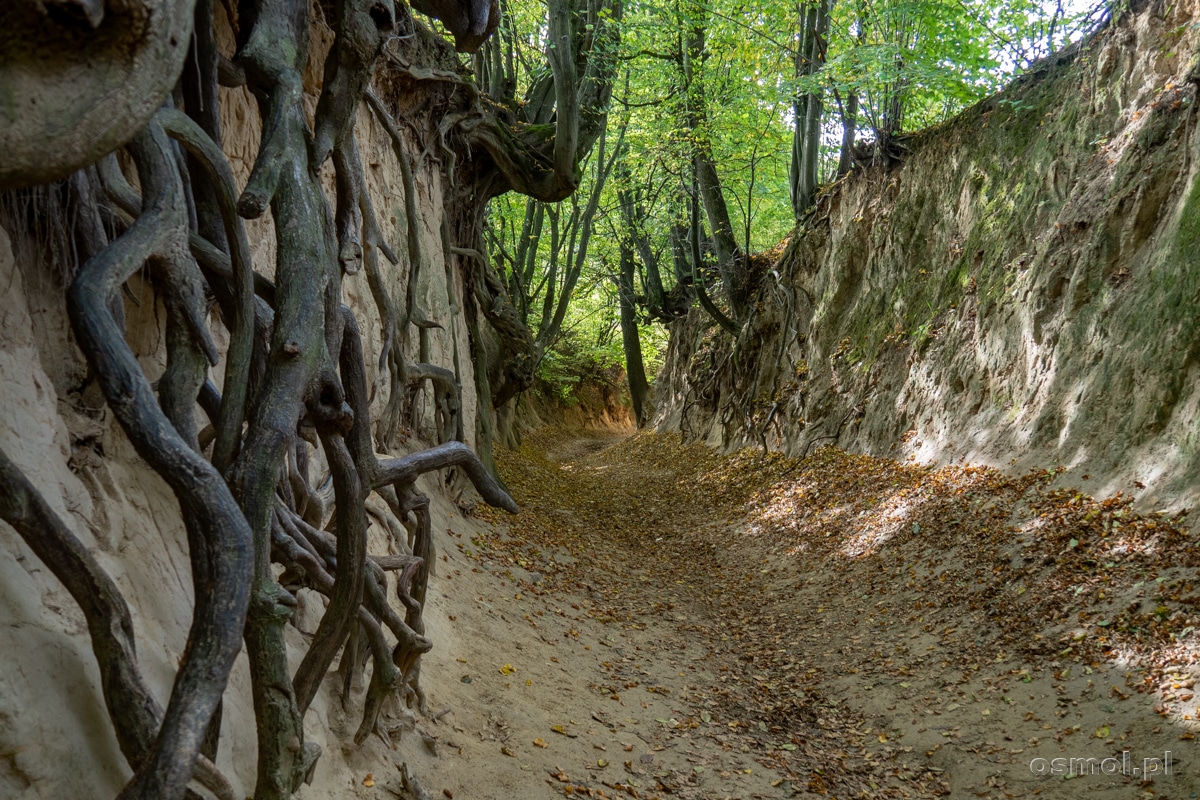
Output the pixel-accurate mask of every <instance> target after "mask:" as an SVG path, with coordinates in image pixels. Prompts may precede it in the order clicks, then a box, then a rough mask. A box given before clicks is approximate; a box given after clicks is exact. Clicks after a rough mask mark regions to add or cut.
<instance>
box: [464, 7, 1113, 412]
mask: <svg viewBox="0 0 1200 800" xmlns="http://www.w3.org/2000/svg"><path fill="white" fill-rule="evenodd" d="M1114 11H1117V12H1118V13H1119V9H1115V8H1114V7H1112V6H1111V5H1110V4H1106V3H1096V4H1079V3H1076V4H1063V3H1058V2H1056V3H1039V2H1018V3H992V2H957V1H956V2H940V1H938V2H925V1H924V0H916V1H914V2H909V1H907V0H905V1H904V2H861V3H849V2H847V3H831V2H817V3H797V4H790V5H789V4H775V5H767V6H747V5H746V4H736V3H735V4H727V5H722V4H720V3H712V4H701V3H674V4H656V3H654V4H645V5H643V4H629V5H627V6H625V7H624V9H623V10H622V21H621V26H620V40H619V43H618V42H617V41H615V40H614V41H613V42H612V43H611V44H610V45H609V46H610V47H611V48H613V51H614V59H615V64H614V72H615V74H614V80H613V94H612V100H611V107H610V108H609V110H608V114H607V118H606V125H605V127H604V130H603V133H602V134H601V137H602V138H601V140H600V142H599V144H598V146H597V148H596V149H595V150H594V151H593V152H592V153H591V155H590V156H589V158H588V159H587V160H586V161H585V162H584V163H583V165H582V166H581V171H582V175H581V181H580V187H579V189H578V190H577V191H576V192H575V193H574V194H572V195H571V197H570V198H567V199H565V200H561V201H559V202H557V203H545V202H541V201H538V200H536V199H531V198H525V197H521V196H520V195H518V194H506V195H503V196H501V197H499V198H497V199H496V200H495V201H493V202H492V204H491V208H490V213H489V217H488V237H487V238H488V245H489V252H490V254H491V257H492V260H493V262H494V263H495V265H496V267H497V269H498V270H500V271H501V272H502V273H503V275H504V279H505V283H506V285H507V288H508V292H509V294H510V296H511V297H512V298H513V302H514V304H515V305H516V307H517V309H518V311H519V313H520V316H521V318H522V320H524V321H525V322H526V324H528V325H529V327H530V329H531V330H532V331H533V333H534V336H535V339H536V342H537V344H538V347H539V358H540V361H539V375H540V377H541V378H542V379H543V380H544V381H545V382H546V383H547V384H548V385H549V386H551V387H553V389H554V390H555V391H558V392H560V393H562V395H563V397H564V398H569V396H570V392H569V390H570V387H571V386H572V384H573V383H574V382H577V381H578V379H579V378H580V377H582V376H583V375H586V374H589V369H590V370H591V373H590V374H592V375H593V376H594V375H596V374H597V370H598V369H602V368H604V367H610V366H616V365H623V366H625V365H627V367H628V382H629V388H630V390H631V393H632V400H633V406H634V409H635V414H636V416H637V420H638V423H639V424H644V423H645V422H646V420H647V419H648V416H649V410H648V407H647V403H648V385H647V384H648V379H652V378H653V376H654V374H655V373H656V372H657V371H658V369H659V368H660V367H661V365H662V363H663V362H662V359H663V355H664V350H665V347H666V341H667V327H666V325H667V324H668V323H670V322H672V321H674V320H675V319H678V318H680V317H682V316H683V315H684V314H685V313H687V311H688V309H690V308H692V307H693V306H699V307H701V308H703V309H704V310H705V312H706V313H707V314H709V315H710V316H711V317H712V318H713V319H714V320H715V321H717V322H718V323H719V324H720V325H721V326H722V327H723V328H724V329H725V330H726V332H727V333H729V334H731V335H736V334H737V332H738V330H739V328H740V325H741V324H742V323H743V322H744V321H745V318H746V315H747V313H748V304H749V302H750V294H751V291H752V286H753V284H754V283H755V282H756V281H757V280H758V279H760V278H761V277H762V275H763V273H764V272H765V270H766V268H767V267H769V266H770V265H771V264H772V263H773V262H774V261H775V260H777V259H778V258H779V256H780V255H781V254H782V245H783V243H784V242H785V240H786V239H787V238H788V237H789V236H790V235H791V233H792V231H793V230H794V229H795V227H796V225H797V223H798V221H800V220H802V219H804V218H805V216H806V215H808V214H809V213H810V212H811V210H812V208H813V206H814V204H815V202H816V198H817V195H818V193H819V192H820V191H821V190H822V189H823V188H827V187H828V186H829V185H830V184H831V183H833V182H834V181H836V180H838V179H840V178H843V177H845V176H846V175H847V174H849V173H850V172H851V171H852V170H854V169H856V168H857V169H859V170H862V169H866V168H868V167H871V166H875V165H880V164H887V163H894V162H895V161H898V160H899V159H900V158H901V157H902V156H903V154H904V152H905V139H906V137H907V136H908V135H910V134H911V133H912V132H914V131H918V130H922V129H926V128H929V127H931V126H936V125H939V124H941V123H943V122H945V121H946V120H948V119H950V118H952V117H953V116H954V115H955V114H957V113H958V112H959V111H961V110H962V109H964V108H966V107H967V106H969V105H971V104H973V103H975V102H977V101H979V100H980V99H982V98H984V97H986V96H988V95H990V94H992V93H994V92H996V91H997V90H999V89H1000V88H1001V87H1002V86H1004V85H1005V84H1006V83H1007V82H1009V81H1010V80H1012V79H1013V78H1014V77H1015V76H1017V75H1020V74H1022V73H1023V72H1024V71H1026V70H1027V69H1029V68H1030V67H1031V66H1032V65H1034V64H1035V63H1036V62H1038V61H1039V59H1043V58H1045V57H1047V56H1049V55H1050V54H1052V53H1054V52H1056V51H1058V50H1060V49H1062V48H1064V47H1066V46H1068V45H1069V44H1071V43H1072V42H1075V41H1078V40H1080V39H1081V38H1083V37H1084V36H1086V35H1087V34H1089V33H1090V32H1093V31H1095V30H1098V29H1099V28H1100V27H1101V26H1102V25H1103V24H1104V23H1105V22H1106V21H1107V20H1108V19H1109V18H1110V16H1111V14H1112V13H1113V12H1114ZM544 35H545V29H544V27H543V25H542V18H541V16H540V11H538V9H537V8H530V9H525V10H522V9H521V8H519V7H515V6H514V7H513V8H512V9H511V12H510V13H509V15H508V16H506V17H504V19H503V21H502V22H501V25H500V28H499V32H498V34H497V36H496V37H495V38H493V39H491V40H489V41H488V42H487V43H486V44H485V46H484V48H483V50H482V51H481V53H480V54H479V55H477V56H476V57H475V61H474V64H473V67H474V69H475V72H476V75H477V78H478V79H479V80H480V82H481V84H482V85H485V86H489V87H496V88H493V89H492V90H491V91H493V93H495V92H496V91H502V92H509V93H511V94H512V95H513V96H516V97H521V98H527V99H528V98H531V97H535V96H536V92H537V91H538V85H537V80H538V78H539V74H540V73H539V71H538V66H537V64H538V62H537V59H536V56H537V54H540V53H541V52H542V50H543V49H544V47H545V42H544ZM501 86H502V87H504V88H503V89H499V88H498V87H501ZM513 87H515V88H513ZM531 93H533V94H531ZM635 331H636V334H637V335H634V333H635Z"/></svg>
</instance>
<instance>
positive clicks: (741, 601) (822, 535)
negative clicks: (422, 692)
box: [402, 431, 1200, 800]
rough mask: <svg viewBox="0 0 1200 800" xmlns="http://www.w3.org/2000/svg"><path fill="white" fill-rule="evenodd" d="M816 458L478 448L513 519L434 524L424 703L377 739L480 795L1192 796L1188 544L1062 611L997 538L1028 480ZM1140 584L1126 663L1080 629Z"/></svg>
mask: <svg viewBox="0 0 1200 800" xmlns="http://www.w3.org/2000/svg"><path fill="white" fill-rule="evenodd" d="M842 458H850V457H843V456H837V457H836V458H835V457H834V456H827V457H826V460H827V461H828V463H822V464H818V465H817V466H818V467H820V468H821V469H822V470H824V471H823V472H822V471H818V472H816V473H813V472H812V465H809V468H808V470H809V471H808V472H797V471H796V470H797V469H798V468H797V467H796V466H795V465H791V466H789V465H788V464H787V463H785V462H770V461H767V462H761V463H760V462H758V461H756V460H755V459H754V458H751V457H749V456H743V457H740V459H733V460H730V459H723V458H721V457H718V456H715V455H713V454H711V453H710V452H708V451H706V450H704V449H703V448H697V447H695V446H692V447H687V446H683V445H681V444H680V443H679V442H678V438H677V437H666V436H650V435H639V436H637V437H634V438H633V439H629V440H623V439H621V438H619V437H614V436H599V435H596V436H587V437H581V436H580V435H579V434H568V433H565V432H559V431H547V432H543V433H541V434H539V435H537V436H536V437H534V438H533V440H532V441H530V442H528V443H527V445H526V446H525V447H524V448H523V449H522V451H521V452H520V453H519V454H507V455H504V456H503V457H502V460H501V471H502V474H503V475H504V477H505V480H506V481H508V483H509V485H510V487H511V488H512V491H513V494H514V496H515V497H516V498H517V499H518V502H520V503H521V504H522V513H521V514H520V515H519V516H517V517H507V518H506V517H502V516H493V515H491V514H490V512H489V513H484V512H482V511H476V514H477V515H481V516H482V517H483V519H482V520H480V518H479V516H471V517H468V518H456V517H453V516H449V517H447V522H446V531H445V532H444V533H445V535H444V537H442V539H441V544H440V546H441V548H442V552H441V554H440V556H439V563H438V570H439V572H438V575H437V577H435V578H434V580H433V581H432V583H431V586H432V588H431V609H430V615H429V616H430V618H431V625H432V630H431V634H432V635H433V637H434V640H435V641H436V642H437V646H436V647H435V650H434V652H432V653H431V654H429V656H427V657H426V661H425V668H424V672H425V674H426V675H428V676H430V677H429V678H427V679H426V682H427V683H428V684H429V685H430V687H431V688H430V691H429V700H430V711H431V713H433V714H436V713H437V712H438V711H440V710H445V712H446V713H444V715H442V716H440V717H438V718H437V719H436V721H435V720H431V719H423V720H421V721H420V722H419V723H418V724H417V727H418V729H419V730H417V731H414V732H413V733H406V734H404V735H405V736H409V737H413V738H409V739H406V740H404V741H405V742H406V744H405V745H404V746H403V748H402V749H403V751H404V752H405V755H406V758H407V761H408V763H409V765H410V767H411V768H412V769H413V770H414V771H415V772H416V773H417V774H418V775H420V776H421V777H422V780H423V782H424V784H425V786H426V788H427V789H428V790H429V791H430V793H431V794H432V795H434V796H437V795H438V794H439V793H440V794H441V795H442V796H445V797H459V798H478V799H479V800H492V799H494V800H516V799H517V798H542V797H562V796H564V795H566V796H583V797H604V798H617V797H635V798H667V797H678V798H697V799H699V798H704V799H706V800H707V799H708V798H712V799H713V800H720V799H721V798H789V797H837V798H852V797H962V798H970V797H986V798H1011V797H1045V798H1076V797H1100V798H1127V797H1128V798H1134V797H1169V798H1194V797H1197V796H1198V794H1197V792H1198V790H1200V782H1198V778H1200V761H1198V760H1197V759H1196V751H1195V742H1194V738H1193V737H1194V734H1195V729H1196V722H1195V719H1196V708H1195V700H1194V699H1193V696H1192V687H1193V686H1194V682H1195V678H1196V677H1197V675H1196V673H1197V663H1196V661H1197V659H1196V647H1195V639H1194V637H1193V635H1192V633H1193V632H1192V631H1190V630H1187V626H1186V625H1185V623H1186V622H1187V621H1188V619H1189V617H1187V616H1186V615H1187V613H1188V608H1189V607H1190V608H1192V609H1193V610H1194V604H1193V605H1192V606H1189V605H1188V602H1187V598H1188V597H1190V596H1192V595H1189V594H1188V592H1189V591H1191V589H1192V587H1191V586H1190V584H1188V583H1187V580H1188V576H1192V577H1193V578H1194V575H1195V569H1194V567H1193V566H1191V565H1190V562H1189V559H1190V558H1191V556H1188V555H1186V553H1189V552H1190V547H1191V543H1192V542H1194V539H1190V538H1188V537H1190V536H1191V534H1190V533H1188V532H1187V531H1184V530H1182V529H1181V528H1178V527H1172V528H1170V529H1169V530H1167V529H1165V528H1162V527H1161V526H1159V527H1155V524H1153V523H1146V524H1147V525H1148V526H1149V527H1148V528H1146V531H1149V533H1147V534H1146V535H1147V536H1150V535H1151V534H1153V536H1154V537H1158V538H1153V539H1152V540H1153V541H1154V542H1159V543H1160V544H1162V543H1164V542H1165V543H1166V544H1167V545H1169V546H1170V548H1171V549H1172V553H1175V555H1173V556H1172V557H1170V558H1166V559H1165V560H1164V559H1160V560H1162V561H1163V564H1159V563H1158V561H1155V560H1154V558H1151V557H1150V556H1146V557H1145V558H1144V559H1143V561H1145V563H1142V562H1137V563H1132V562H1131V564H1132V566H1130V570H1135V569H1136V570H1140V571H1139V572H1137V574H1134V573H1133V572H1130V574H1128V575H1126V574H1125V573H1124V572H1121V571H1120V569H1121V568H1120V567H1119V566H1111V567H1110V568H1109V570H1108V572H1104V571H1103V570H1102V569H1101V567H1100V566H1096V570H1098V571H1099V572H1098V573H1097V574H1098V577H1096V583H1095V585H1092V584H1090V583H1086V582H1081V583H1077V584H1076V585H1074V586H1073V587H1066V589H1065V590H1064V591H1066V593H1067V595H1069V596H1071V599H1070V601H1069V602H1068V601H1062V602H1061V603H1060V602H1058V601H1056V600H1053V598H1052V597H1051V595H1052V594H1054V591H1057V590H1056V589H1054V587H1057V586H1058V584H1057V583H1055V580H1057V579H1056V578H1055V576H1056V575H1057V574H1058V572H1056V571H1055V570H1058V569H1059V566H1062V565H1051V564H1049V562H1047V561H1046V560H1045V559H1044V558H1042V557H1041V556H1040V555H1039V554H1040V552H1041V551H1040V550H1037V547H1040V546H1041V544H1039V542H1041V540H1040V539H1039V540H1038V541H1037V542H1034V541H1032V540H1031V541H1030V542H1029V543H1025V544H1022V543H1021V542H1020V541H1019V531H1020V530H1021V526H1020V522H1021V519H1022V515H1024V516H1025V517H1029V516H1031V515H1032V516H1033V517H1034V518H1041V517H1038V515H1039V514H1042V515H1043V516H1045V515H1048V514H1050V512H1049V511H1046V510H1045V508H1046V507H1043V506H1038V505H1036V503H1037V502H1041V501H1040V500H1036V501H1035V502H1034V504H1033V506H1031V505H1030V495H1029V491H1031V490H1030V488H1029V487H1030V486H1033V485H1034V482H1033V479H1031V480H1030V483H1029V484H1028V485H1026V484H1021V485H1020V486H1017V487H1016V488H1014V485H1013V484H1011V483H1005V482H1004V481H1003V480H1001V479H999V478H995V477H994V476H992V477H987V476H985V477H987V480H989V481H992V483H989V484H987V487H988V488H987V490H986V491H985V490H984V489H985V487H984V484H983V483H980V481H982V480H983V479H982V478H980V477H979V476H978V475H976V474H974V473H971V474H967V475H965V477H963V476H960V477H959V478H955V479H954V480H955V481H958V482H957V483H955V482H954V481H951V480H949V478H947V479H946V480H944V481H943V482H942V483H937V482H936V481H934V482H933V483H932V484H929V485H928V486H927V485H926V484H928V483H929V480H930V479H929V478H928V476H929V474H930V473H929V472H928V471H921V470H919V469H917V470H915V471H914V469H913V468H907V467H900V466H899V465H895V467H894V470H893V467H892V466H886V467H880V466H878V465H869V466H870V469H868V468H867V466H868V465H865V462H864V464H861V465H860V464H859V462H854V461H838V460H837V459H842ZM831 459H832V460H831ZM856 465H858V466H856ZM859 466H861V469H862V474H851V473H852V472H853V471H854V470H856V469H859ZM813 474H819V475H827V476H828V479H829V484H830V486H829V487H821V486H812V485H807V484H805V480H806V478H805V476H806V475H807V476H809V477H810V478H811V476H812V475H813ZM938 474H939V475H940V473H938ZM963 481H965V483H964V482H963ZM822 482H823V481H822ZM809 483H812V482H811V481H809ZM964 486H965V487H966V489H964ZM922 487H924V488H922ZM813 491H816V492H817V497H819V496H820V493H821V492H822V491H824V492H825V493H826V494H827V495H830V494H832V495H834V497H833V498H832V501H831V502H820V501H819V500H818V499H817V498H816V497H814V496H813V495H812V493H813ZM797 492H800V493H801V494H802V495H803V493H804V492H808V495H805V496H804V497H801V498H800V499H801V501H803V500H804V498H805V497H807V502H800V503H799V504H797V503H796V502H791V504H790V505H789V503H788V502H787V501H788V498H789V497H790V498H791V500H792V501H795V500H796V496H795V495H796V493H797ZM789 493H791V494H789ZM1050 496H1052V497H1053V496H1056V495H1053V494H1051V495H1050ZM1038 497H1041V495H1038ZM860 505H861V506H862V509H859V506H860ZM1030 508H1033V510H1032V511H1031V510H1030ZM1110 510H1111V509H1110ZM868 512H869V513H868ZM822 515H824V516H822ZM1081 518H1082V517H1081ZM1072 519H1074V518H1072ZM1121 519H1125V518H1124V517H1121ZM481 522H482V524H481ZM1025 522H1026V523H1027V522H1028V520H1027V519H1026V520H1025ZM1072 524H1074V523H1072ZM1129 524H1130V525H1133V523H1132V522H1130V523H1129ZM1026 527H1028V525H1026ZM922 529H924V533H923V534H922ZM1078 530H1079V531H1082V530H1085V528H1079V529H1078ZM1139 530H1141V529H1139ZM1164 530H1166V531H1167V532H1166V533H1163V532H1162V531H1164ZM1143 533H1145V531H1143ZM1063 535H1064V536H1067V535H1071V536H1083V535H1085V534H1083V533H1079V532H1076V528H1070V529H1069V530H1068V532H1067V533H1065V534H1063ZM1164 537H1167V538H1164ZM1170 537H1175V538H1170ZM1043 538H1045V537H1043ZM1064 541H1066V540H1064ZM1069 541H1073V542H1076V543H1075V544H1074V545H1070V544H1069V542H1068V543H1067V544H1065V545H1064V547H1066V548H1067V550H1068V552H1069V554H1070V557H1072V558H1074V556H1075V552H1076V551H1078V550H1080V549H1082V548H1083V546H1082V545H1080V544H1079V541H1078V540H1076V539H1070V540H1069ZM1148 541H1149V540H1148ZM1085 544H1086V543H1085ZM1055 546H1057V545H1055ZM1022 547H1025V548H1026V550H1021V548H1022ZM1097 547H1099V545H1097ZM1018 551H1020V552H1018ZM1026 551H1027V552H1026ZM1092 555H1095V554H1094V553H1093V554H1092ZM1063 558H1064V559H1065V558H1066V556H1064V557H1063ZM1155 558H1157V557H1155ZM1025 562H1028V564H1027V565H1025V566H1022V565H1023V564H1025ZM1074 563H1075V562H1069V563H1068V562H1065V561H1064V564H1065V565H1066V566H1071V565H1072V564H1074ZM1081 563H1090V562H1081ZM1105 563H1109V562H1105ZM1014 565H1015V566H1014ZM1156 565H1157V566H1156ZM1066 566H1064V567H1063V568H1064V569H1065V568H1066ZM1073 568H1074V569H1078V570H1083V571H1085V572H1086V568H1085V567H1081V566H1078V565H1077V566H1076V567H1073ZM1006 570H1007V571H1006ZM1137 577H1140V578H1141V580H1138V581H1135V580H1134V578H1137ZM1147 578H1150V580H1147ZM1160 578H1161V579H1162V580H1159V579H1160ZM1080 580H1081V581H1082V578H1081V579H1080ZM1026 586H1027V587H1028V591H1026V589H1025V587H1026ZM1080 586H1082V587H1084V588H1082V589H1080ZM1097 586H1099V587H1100V588H1096V587H1097ZM1167 586H1170V587H1174V588H1171V589H1169V590H1166V591H1168V592H1175V594H1174V595H1172V596H1174V597H1176V598H1180V600H1179V604H1178V605H1179V609H1180V611H1179V613H1175V612H1174V611H1171V610H1172V609H1174V607H1175V605H1176V604H1175V603H1171V604H1170V606H1171V607H1170V608H1169V609H1166V610H1168V611H1171V613H1172V616H1170V617H1168V616H1167V615H1166V614H1165V613H1159V614H1158V617H1155V615H1153V614H1151V615H1150V616H1151V617H1152V618H1161V619H1162V620H1163V625H1162V626H1161V628H1162V629H1161V630H1159V629H1154V630H1155V631H1156V634H1155V635H1156V636H1158V638H1157V639H1153V640H1150V641H1149V643H1148V644H1146V645H1145V646H1144V647H1142V649H1141V650H1138V649H1137V647H1135V645H1136V644H1137V642H1138V641H1141V640H1140V639H1138V637H1139V636H1142V635H1143V633H1144V631H1143V633H1139V632H1138V631H1139V627H1138V626H1136V625H1132V624H1131V625H1127V626H1126V627H1127V628H1129V629H1130V630H1131V631H1133V632H1132V633H1129V634H1128V636H1126V637H1125V638H1121V636H1122V635H1121V634H1117V633H1116V632H1115V628H1116V627H1118V622H1119V621H1120V620H1122V619H1124V617H1117V616H1115V615H1114V613H1113V612H1112V611H1109V612H1107V615H1108V616H1109V617H1112V620H1108V619H1100V616H1101V615H1102V613H1104V610H1105V609H1107V608H1108V607H1109V606H1112V607H1113V608H1114V609H1116V608H1126V607H1127V606H1129V607H1130V608H1132V606H1134V605H1137V604H1138V603H1141V604H1142V605H1144V606H1145V605H1148V606H1149V607H1150V608H1151V609H1154V610H1155V611H1158V612H1163V611H1164V609H1165V608H1166V607H1165V606H1163V605H1155V604H1157V603H1168V602H1169V601H1168V600H1166V599H1163V598H1165V597H1167V595H1162V594H1161V593H1160V594H1155V592H1158V591H1159V590H1163V588H1164V587H1167ZM1052 589H1053V590H1054V591H1052ZM1077 589H1078V591H1076V590H1077ZM1106 591H1107V593H1108V594H1107V595H1106V594H1105V592H1106ZM1010 595H1011V597H1010ZM1039 595H1045V596H1039ZM1089 597H1090V598H1091V599H1090V600H1089V599H1088V598H1089ZM1106 601H1107V603H1106ZM1072 603H1073V604H1074V605H1072ZM1087 603H1090V605H1087ZM1023 604H1025V605H1023ZM1093 606H1099V609H1100V610H1096V609H1095V608H1093ZM1077 609H1084V610H1083V611H1079V610H1077ZM1129 613H1131V614H1132V613H1133V612H1132V611H1130V612H1129ZM1089 614H1090V615H1091V616H1087V615H1089ZM1005 615H1008V616H1011V617H1013V619H1008V618H1007V617H1006V616H1005ZM1018 617H1019V619H1017V618H1018ZM1083 619H1091V620H1092V621H1093V623H1094V625H1100V626H1101V627H1099V628H1097V627H1094V625H1093V627H1092V628H1090V629H1089V628H1088V627H1087V625H1086V624H1084V623H1082V622H1080V620H1083ZM1113 620H1117V622H1114V621H1113ZM1168 620H1169V624H1168ZM1135 621H1136V620H1135ZM1080 625H1082V626H1083V627H1082V630H1083V632H1084V633H1083V635H1082V636H1081V635H1080V634H1079V632H1078V630H1079V626H1080ZM1151 627H1152V626H1151ZM1146 630H1149V628H1147V629H1146ZM1164 631H1165V633H1164ZM1172 631H1174V632H1173V633H1172ZM1107 633H1111V636H1105V635H1104V634H1107ZM1158 634H1162V635H1158ZM1180 634H1182V635H1180ZM1089 637H1090V638H1089ZM1164 637H1165V638H1164ZM1164 641H1165V642H1166V643H1167V644H1165V645H1164V644H1163V642H1164ZM1114 643H1115V644H1114ZM1116 644H1119V645H1120V647H1117V646H1116ZM1106 648H1107V649H1106ZM434 676H437V677H434ZM447 676H449V677H447ZM422 739H423V740H424V746H417V745H415V744H414V742H420V741H422ZM1168 752H1169V753H1170V756H1168V755H1167V753H1168ZM435 753H436V755H435ZM1168 757H1169V758H1170V762H1169V764H1168V763H1167V761H1166V759H1167V758H1168ZM1054 759H1079V760H1077V761H1076V762H1073V763H1074V766H1073V768H1072V767H1071V766H1070V764H1071V762H1062V763H1059V762H1055V761H1054ZM1152 759H1158V761H1157V762H1156V761H1153V760H1152ZM1056 763H1058V767H1057V768H1056ZM1063 764H1067V765H1068V766H1066V767H1064V766H1063ZM1168 769H1169V772H1170V774H1165V773H1167V771H1168ZM1146 770H1149V771H1151V772H1152V773H1153V774H1152V775H1151V777H1153V778H1154V780H1152V781H1147V780H1145V778H1146V777H1147V776H1146V774H1145V771H1146ZM1067 772H1074V773H1082V774H1074V775H1067V774H1065V773H1067Z"/></svg>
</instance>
